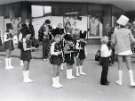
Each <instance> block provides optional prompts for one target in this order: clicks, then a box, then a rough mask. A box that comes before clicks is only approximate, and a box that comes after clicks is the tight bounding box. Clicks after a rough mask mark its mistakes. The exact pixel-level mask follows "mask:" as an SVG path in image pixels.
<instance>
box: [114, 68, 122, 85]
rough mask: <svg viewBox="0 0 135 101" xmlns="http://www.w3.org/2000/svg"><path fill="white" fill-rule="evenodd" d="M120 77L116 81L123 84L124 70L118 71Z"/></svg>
mask: <svg viewBox="0 0 135 101" xmlns="http://www.w3.org/2000/svg"><path fill="white" fill-rule="evenodd" d="M118 77H119V79H118V80H117V81H116V83H117V84H119V85H122V77H123V72H122V70H119V71H118Z"/></svg>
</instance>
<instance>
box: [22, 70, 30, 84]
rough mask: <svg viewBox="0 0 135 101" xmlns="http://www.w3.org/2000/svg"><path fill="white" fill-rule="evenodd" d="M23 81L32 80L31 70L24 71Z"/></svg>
mask: <svg viewBox="0 0 135 101" xmlns="http://www.w3.org/2000/svg"><path fill="white" fill-rule="evenodd" d="M23 81H24V82H25V83H29V82H32V80H31V79H30V78H29V71H23Z"/></svg>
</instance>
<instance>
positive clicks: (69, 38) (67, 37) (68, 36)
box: [64, 34, 73, 41]
mask: <svg viewBox="0 0 135 101" xmlns="http://www.w3.org/2000/svg"><path fill="white" fill-rule="evenodd" d="M64 39H65V40H67V41H72V40H73V38H72V36H71V35H70V34H66V35H65V36H64Z"/></svg>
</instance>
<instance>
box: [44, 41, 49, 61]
mask: <svg viewBox="0 0 135 101" xmlns="http://www.w3.org/2000/svg"><path fill="white" fill-rule="evenodd" d="M42 45H43V46H42V47H43V59H47V58H48V54H49V46H50V40H49V39H43V42H42Z"/></svg>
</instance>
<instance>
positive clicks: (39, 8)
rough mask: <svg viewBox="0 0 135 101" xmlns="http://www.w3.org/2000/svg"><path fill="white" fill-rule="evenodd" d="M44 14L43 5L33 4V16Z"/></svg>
mask: <svg viewBox="0 0 135 101" xmlns="http://www.w3.org/2000/svg"><path fill="white" fill-rule="evenodd" d="M43 15H44V13H43V6H38V5H32V17H41V16H43Z"/></svg>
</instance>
